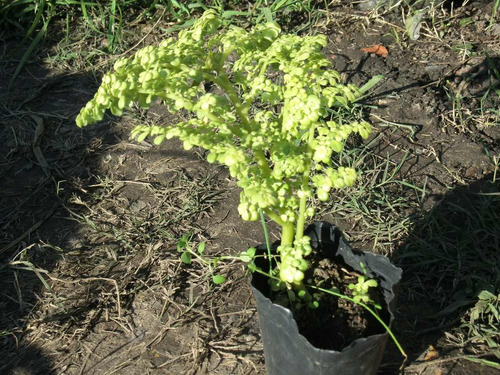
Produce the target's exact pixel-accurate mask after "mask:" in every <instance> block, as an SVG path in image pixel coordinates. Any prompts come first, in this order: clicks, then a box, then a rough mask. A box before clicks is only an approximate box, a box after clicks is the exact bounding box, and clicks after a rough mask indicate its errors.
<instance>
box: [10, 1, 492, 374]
mask: <svg viewBox="0 0 500 375" xmlns="http://www.w3.org/2000/svg"><path fill="white" fill-rule="evenodd" d="M340 3H342V4H340ZM458 3H460V4H458ZM462 3H463V6H462ZM493 3H494V2H492V1H469V2H467V1H466V2H453V1H451V2H444V4H443V5H442V6H441V7H440V8H439V9H438V10H437V11H436V12H437V13H436V19H439V20H441V21H440V22H441V23H440V25H443V21H442V20H443V19H447V22H446V25H447V26H446V27H447V29H446V32H445V33H444V34H443V35H441V34H440V31H439V30H437V29H434V28H433V25H432V24H430V23H429V19H428V18H426V19H427V21H426V22H427V23H426V24H425V25H423V27H422V31H421V35H420V37H419V38H418V39H417V40H410V39H409V38H408V36H407V35H406V34H405V24H404V22H403V20H402V12H401V9H400V8H398V7H395V8H390V9H386V10H384V9H380V10H379V12H380V15H377V16H375V17H373V16H369V13H368V12H369V11H368V10H365V9H361V8H359V7H358V5H357V3H353V4H351V2H335V1H334V2H333V3H332V4H331V7H330V8H329V12H328V13H325V19H324V21H323V22H321V23H320V24H319V25H318V26H317V28H316V31H318V32H322V33H325V34H327V35H328V37H329V41H330V43H329V46H328V47H327V53H328V55H329V56H330V57H331V58H332V61H333V64H334V66H335V68H336V69H337V70H338V71H339V72H341V73H342V76H343V78H344V80H345V82H346V83H355V84H359V85H362V84H364V83H366V82H367V81H368V80H369V79H370V78H371V77H373V76H375V75H379V74H381V75H383V76H384V78H383V79H382V80H381V82H380V83H379V84H378V85H377V86H376V88H375V90H374V92H373V93H372V94H371V95H369V96H368V97H367V98H366V99H365V100H364V103H363V104H365V105H366V106H367V116H368V118H369V120H370V121H371V123H372V124H373V126H374V129H375V131H374V136H373V138H372V139H371V140H370V141H369V142H370V149H371V150H372V151H373V153H374V155H375V156H374V158H373V163H375V164H373V163H372V164H370V163H368V162H366V163H367V165H368V166H370V167H371V168H372V170H373V171H374V172H373V173H382V174H384V167H383V164H377V163H387V165H390V166H391V168H393V167H394V166H400V167H399V168H398V169H397V170H395V172H394V173H395V174H394V176H393V177H394V179H398V181H400V180H404V181H407V182H406V185H404V184H393V185H389V184H387V186H385V185H384V186H382V187H381V189H384V194H385V196H388V197H389V203H390V204H392V208H393V209H392V211H390V214H388V216H384V214H383V213H381V211H380V210H377V205H382V204H386V203H385V201H383V199H382V198H374V199H373V203H370V202H372V201H370V202H369V201H368V200H366V201H362V202H365V203H366V204H365V206H364V207H365V208H366V209H367V210H368V211H369V212H370V216H371V218H369V219H366V218H365V217H364V216H362V215H353V216H350V217H345V216H343V214H342V212H341V210H335V209H334V203H332V205H330V206H329V205H325V207H323V208H322V210H321V215H320V217H319V218H320V219H325V220H328V221H330V222H333V223H334V224H335V225H337V226H338V227H340V228H341V229H342V230H343V232H344V233H345V235H346V236H347V237H348V238H349V240H350V242H351V243H352V244H353V245H354V246H355V247H358V248H360V249H362V250H369V251H375V252H378V253H382V254H385V255H389V256H391V257H392V258H393V259H394V261H395V262H396V263H397V264H398V265H399V266H400V267H402V268H403V271H404V274H405V275H406V276H405V279H404V280H403V283H402V285H401V287H400V298H399V305H398V311H397V314H396V320H395V324H394V329H395V333H396V335H397V336H398V337H399V338H400V341H401V344H402V345H403V346H404V347H405V350H406V351H407V353H408V355H409V359H408V361H407V362H406V368H405V370H404V371H403V372H404V373H405V374H410V375H413V374H419V375H440V374H441V375H448V374H449V375H468V374H484V375H493V374H498V373H499V370H498V369H494V368H492V367H489V366H485V365H484V364H481V363H476V362H473V361H471V360H470V359H471V358H472V359H473V360H478V359H488V360H494V359H495V357H493V356H491V355H489V356H487V357H485V358H483V357H482V356H483V355H484V353H490V352H489V351H488V350H489V349H488V348H489V347H488V345H487V344H485V343H484V342H481V343H480V344H477V345H476V344H475V343H474V342H473V340H472V341H467V337H466V336H463V335H464V333H463V332H465V331H464V330H466V329H465V328H463V327H462V325H463V324H465V323H464V322H465V321H469V320H470V316H468V315H467V314H465V313H464V312H465V311H466V310H465V308H466V307H470V306H471V299H470V298H469V297H470V296H473V292H470V293H472V294H469V295H467V296H465V297H463V298H462V299H460V298H458V297H457V299H456V300H455V302H456V301H458V302H456V303H455V302H454V300H450V299H449V298H450V297H451V296H452V295H453V296H458V294H457V293H458V292H460V291H467V290H469V289H470V288H475V287H476V286H477V283H475V281H474V282H473V281H471V283H472V284H471V285H469V284H467V285H465V281H463V280H464V278H463V277H462V276H463V275H464V274H474V275H475V276H474V277H475V278H474V280H476V279H479V277H476V276H484V277H483V279H484V278H487V284H489V285H492V286H493V287H496V288H497V289H496V290H498V288H500V286H499V282H500V281H499V280H498V272H497V271H498V268H497V267H498V260H499V259H498V251H496V252H495V249H496V250H498V246H499V243H498V238H499V237H498V235H499V233H498V232H496V229H495V228H498V226H495V225H496V224H495V223H498V222H500V218H498V216H497V219H495V220H496V221H495V220H492V221H490V222H487V223H483V222H481V220H480V219H477V220H475V221H474V220H472V221H471V220H470V216H469V215H468V214H466V213H467V212H469V213H470V212H474V210H476V209H479V208H481V204H483V203H482V202H483V201H482V200H479V198H481V199H482V198H483V197H490V198H491V199H495V197H496V196H497V195H498V192H499V191H500V190H499V182H498V181H499V178H500V172H498V176H497V171H498V165H499V164H498V160H499V159H498V158H500V119H499V116H500V115H499V113H498V109H499V108H500V96H499V95H498V92H495V90H498V84H499V79H500V76H499V75H495V73H494V67H497V69H498V67H499V66H500V64H499V62H500V31H499V30H500V28H499V24H498V22H499V20H498V17H497V18H496V19H495V18H493V25H492V27H487V26H491V25H490V19H491V17H490V15H491V14H492V10H493ZM464 20H465V21H464ZM469 21H470V22H469ZM159 38H161V33H157V34H155V32H152V33H150V34H148V38H146V39H145V41H146V42H155V41H156V40H158V39H159ZM143 42H144V41H143ZM2 44H3V47H2V48H3V50H5V51H10V50H12V48H13V47H14V46H15V44H16V41H15V40H5V39H3V40H2ZM379 44H381V45H384V46H385V47H386V48H387V50H388V56H387V57H385V58H383V57H381V56H378V55H376V54H370V53H366V52H362V51H361V49H362V48H365V47H368V46H373V45H379ZM55 48H56V46H55V44H54V45H50V43H48V45H47V46H46V47H45V48H44V49H43V50H42V51H41V52H39V53H38V54H37V55H36V56H35V57H34V58H33V59H32V61H30V62H29V63H28V64H27V66H26V67H25V69H24V70H23V71H22V72H21V74H20V75H19V77H18V79H17V80H16V84H15V85H14V86H13V88H12V89H11V90H7V83H8V80H9V77H10V76H11V75H12V74H13V72H14V70H15V68H16V64H15V63H13V62H12V61H7V60H5V56H4V57H2V59H1V60H2V65H1V70H0V103H1V106H0V125H1V126H0V177H1V180H0V193H1V194H0V261H1V263H0V280H1V281H0V338H1V341H0V373H1V374H16V375H21V374H26V375H28V374H30V375H31V374H69V375H72V374H75V375H77V374H221V375H229V374H248V375H250V374H265V364H264V363H265V362H264V356H263V350H262V343H261V340H260V331H259V326H258V317H257V315H256V309H255V305H254V301H253V299H252V298H251V291H250V287H249V281H248V277H247V275H246V270H245V267H244V265H243V264H242V263H240V262H237V261H229V262H226V263H224V264H222V265H220V267H219V268H217V272H218V273H220V274H223V275H224V276H225V277H226V278H227V280H228V281H227V282H226V283H224V284H222V285H220V286H214V285H213V283H211V276H212V275H211V273H210V270H209V269H208V268H207V266H206V265H204V264H203V263H202V262H198V261H196V260H195V261H193V263H192V265H190V266H187V265H185V264H183V263H182V262H181V260H180V254H179V253H178V252H177V244H178V241H179V239H180V238H181V237H182V236H183V235H185V234H189V235H190V236H191V237H190V238H191V241H190V243H191V244H192V246H193V247H196V246H198V244H200V243H202V242H206V256H207V257H209V258H210V257H215V256H220V255H223V254H224V255H228V254H229V255H237V254H239V253H240V252H241V251H244V250H246V249H247V248H248V247H250V246H255V245H257V244H259V243H262V242H263V239H264V237H263V235H262V229H261V226H260V224H259V223H257V222H253V223H244V222H242V221H241V219H240V217H239V216H238V214H237V205H238V201H239V190H238V188H237V186H236V183H235V182H234V181H232V180H231V179H230V178H229V177H228V173H227V172H226V171H225V170H224V169H223V168H222V167H220V166H214V165H209V164H208V163H207V162H205V161H204V155H203V152H202V151H189V152H187V151H184V149H183V148H182V145H181V144H180V142H177V141H168V142H165V143H164V144H162V145H161V146H159V147H157V146H154V145H152V144H151V143H149V142H148V141H145V142H142V143H140V144H138V143H136V142H132V141H130V140H129V132H130V130H131V129H132V128H133V127H134V126H135V125H137V124H138V123H149V124H153V123H160V124H168V123H169V122H171V121H172V120H173V119H172V118H171V116H170V115H169V114H168V113H165V112H164V111H162V109H161V108H158V106H154V107H153V108H151V109H150V110H148V111H142V110H139V109H137V111H134V112H133V113H132V114H130V115H128V116H126V117H124V118H122V119H117V118H113V117H108V118H106V119H105V121H103V122H102V123H100V124H98V125H95V126H91V127H87V128H85V129H77V128H76V127H75V124H74V119H75V116H76V114H77V113H78V111H79V110H80V108H82V107H83V106H84V105H85V104H86V102H87V101H88V100H89V99H90V98H91V97H92V96H93V94H94V92H95V90H96V88H97V87H98V84H99V77H95V76H94V75H93V74H91V73H89V72H88V71H80V72H71V73H67V72H64V71H61V70H60V69H57V68H55V67H53V66H52V65H51V64H50V61H48V60H47V59H46V57H47V56H51V54H54V53H55V52H54V51H55ZM7 55H8V53H7ZM103 69H104V68H103ZM381 165H382V166H381ZM391 171H392V169H391ZM370 173H372V172H368V173H367V174H366V175H365V176H366V178H368V177H369V176H370ZM385 173H386V174H387V173H389V174H390V172H387V171H386V172H385ZM374 181H375V180H374ZM373 186H375V187H376V188H380V186H381V185H380V184H378V185H377V183H376V182H375V183H374V185H373ZM408 186H413V187H417V188H408ZM377 191H378V190H377ZM349 194H350V193H349V192H348V194H347V195H346V196H340V195H339V196H337V197H335V198H334V200H335V201H336V202H337V204H342V203H343V202H347V200H348V199H349ZM352 194H353V195H354V194H355V193H354V192H353V193H352ZM405 194H408V195H405ZM478 194H482V195H481V197H479V198H478ZM401 201H404V203H409V202H414V203H415V206H412V208H401V209H399V208H398V207H400V206H399V204H400V203H401ZM370 204H373V205H372V206H371V205H370ZM494 205H497V206H498V210H496V215H498V213H500V203H499V202H498V200H496V201H493V203H491V204H490V205H489V207H490V208H492V207H497V206H494ZM401 207H403V206H401ZM405 207H406V206H405ZM464 207H465V208H464ZM485 209H486V208H485ZM463 211H466V213H464V212H463ZM493 212H495V211H493ZM377 215H378V216H377ZM391 217H392V219H394V217H397V219H396V221H397V223H395V224H394V225H393V226H392V227H391V230H390V231H389V232H388V233H389V234H386V233H385V232H384V233H382V232H381V231H378V229H377V228H381V227H382V226H383V223H387V222H388V221H389V220H392V219H391ZM376 220H378V221H376ZM434 223H445V224H447V225H448V224H451V225H453V226H454V228H458V229H457V230H456V231H455V232H453V233H443V234H441V233H438V235H437V236H436V228H438V227H433V226H432V225H434ZM466 224H467V225H469V224H470V225H469V226H466ZM436 225H437V224H436ZM443 225H444V224H443ZM374 228H375V229H374ZM439 228H442V225H441V226H440V227H439ZM460 228H468V229H467V230H468V231H469V230H470V231H472V232H474V231H476V232H477V233H479V234H480V237H481V241H484V243H485V244H486V245H485V252H484V254H483V253H478V254H477V255H476V254H475V255H474V257H476V258H478V259H479V258H485V259H486V260H485V262H486V263H484V264H489V266H488V267H483V268H481V267H478V268H469V269H468V270H467V269H465V270H460V272H459V273H457V277H456V278H453V277H451V278H448V279H446V280H442V279H441V278H440V277H439V272H437V271H436V269H435V268H432V267H433V266H434V263H436V262H438V263H439V264H440V265H442V267H444V268H446V265H447V264H450V263H449V260H448V259H450V258H446V257H445V256H444V255H443V257H442V259H440V260H436V258H435V259H430V260H429V259H424V260H422V259H418V261H416V260H415V258H414V257H413V256H414V254H413V253H412V251H413V249H415V248H416V246H417V245H418V244H419V240H415V238H416V237H417V238H431V237H432V238H436V241H435V242H433V246H435V249H436V254H441V253H440V252H439V249H442V248H444V243H445V242H446V241H457V243H458V241H462V242H464V241H466V240H467V239H464V238H462V237H460V234H461V232H463V230H461V229H460ZM471 228H472V229H471ZM485 228H493V229H491V230H490V229H485ZM368 229H370V230H368ZM269 230H270V233H271V240H272V241H274V240H277V239H278V232H277V231H276V228H273V226H272V225H270V227H269ZM476 232H474V233H476ZM422 236H423V237H422ZM474 241H476V239H474ZM495 241H497V242H495ZM464 243H465V242H464ZM439 256H441V255H439ZM451 257H455V258H453V259H455V260H456V259H459V261H462V260H463V259H465V258H462V257H461V255H460V254H458V255H457V254H453V255H452V256H451ZM467 260H470V259H469V258H467ZM488 262H489V263H488ZM471 270H473V271H474V272H472V271H471ZM340 272H341V271H340ZM495 274H496V275H497V276H494V275H495ZM467 280H468V279H467ZM476 281H477V280H476ZM467 288H469V289H467ZM464 293H465V292H464ZM468 293H469V292H468ZM476 299H477V298H476ZM463 301H466V302H463ZM467 301H468V302H467ZM452 303H455V304H453V305H452ZM461 303H463V304H461ZM474 303H475V302H474V301H473V302H472V306H473V305H474ZM446 309H448V310H446ZM492 324H493V325H492V328H491V329H492V330H497V331H498V328H499V327H498V326H495V324H496V323H492ZM461 327H462V328H461ZM461 335H462V336H461ZM471 337H472V336H471ZM497 338H498V336H497ZM431 345H432V348H433V349H432V348H431V347H430V346H431ZM432 350H434V351H435V353H434V352H432ZM429 353H430V354H429ZM466 357H467V358H468V359H467V358H466ZM496 360H497V361H498V359H496ZM401 362H402V357H401V355H400V354H399V352H398V351H397V349H396V348H395V347H394V345H392V344H389V348H388V352H387V354H386V357H385V358H384V362H383V365H382V367H381V369H380V371H379V374H386V375H393V374H399V373H402V372H401V371H400V370H399V368H400V366H401Z"/></svg>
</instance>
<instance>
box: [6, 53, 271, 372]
mask: <svg viewBox="0 0 500 375" xmlns="http://www.w3.org/2000/svg"><path fill="white" fill-rule="evenodd" d="M11 68H13V67H12V66H8V65H5V68H4V72H3V73H2V74H5V75H7V74H8V73H10V70H11ZM97 80H98V79H96V78H95V77H93V76H92V75H91V74H89V75H86V74H70V75H60V74H55V73H54V72H53V71H49V70H46V69H45V68H43V67H42V65H41V64H38V63H30V64H28V66H27V68H26V70H25V71H24V72H22V73H21V74H20V75H19V77H18V78H17V81H16V85H15V86H14V88H13V89H12V91H10V92H7V90H6V87H4V86H3V84H2V87H1V91H0V93H1V96H0V101H1V103H2V107H1V111H0V121H1V122H2V124H3V125H4V126H3V127H2V128H1V129H0V138H1V140H2V142H1V143H0V151H1V152H0V155H1V166H2V169H1V170H0V176H1V177H3V178H2V181H1V182H0V191H1V192H2V195H1V200H0V210H1V213H2V218H1V220H0V225H1V227H0V228H1V232H0V234H1V238H0V258H1V259H0V260H1V263H0V275H1V281H0V288H1V290H2V292H1V293H0V307H1V311H2V313H1V316H0V333H1V336H2V343H1V346H0V358H2V360H1V361H0V373H2V374H35V373H66V374H73V373H74V374H80V373H96V374H97V373H103V372H106V371H113V370H115V371H129V372H128V373H131V374H135V373H144V372H145V371H149V370H151V369H156V371H164V372H165V371H167V373H168V371H172V373H181V372H182V371H188V372H189V371H191V372H193V371H194V372H196V371H201V372H202V373H203V371H205V372H207V371H208V372H210V373H218V374H223V375H224V374H230V373H231V374H239V373H248V371H253V370H254V369H256V368H257V367H259V366H261V365H262V354H261V353H262V350H261V346H260V341H259V335H258V327H257V320H256V319H255V311H254V308H253V304H252V303H251V301H250V291H249V287H248V285H246V283H245V278H243V277H242V276H243V272H242V270H241V268H237V267H235V266H233V265H232V264H228V265H226V266H225V267H224V268H222V272H224V274H225V275H228V276H229V275H230V276H231V282H227V283H226V284H224V285H223V286H220V287H216V288H214V287H213V285H211V283H210V281H209V280H210V277H209V276H210V274H209V273H208V270H207V269H206V267H203V265H201V264H197V263H196V262H194V264H193V265H192V267H188V268H186V267H183V266H182V263H181V261H180V256H179V254H178V253H177V252H176V244H177V241H178V239H179V238H180V237H181V236H182V235H183V234H186V233H191V234H192V241H193V244H194V245H196V244H197V243H199V242H201V241H208V242H209V246H207V252H206V254H207V256H211V255H217V254H218V252H220V251H223V250H226V252H227V249H228V248H229V247H232V246H233V245H234V241H233V240H230V239H228V238H230V237H232V236H235V235H239V233H242V231H240V230H239V224H235V225H233V222H237V223H239V219H238V220H231V223H230V224H229V225H228V223H227V222H223V221H224V219H226V218H227V217H230V218H232V219H234V217H233V211H236V210H231V212H230V213H228V212H226V207H224V206H223V205H219V204H218V202H219V200H220V196H221V194H222V193H221V192H222V187H224V188H228V186H227V181H226V179H227V173H226V172H221V171H220V170H219V169H215V170H213V169H210V170H209V169H208V168H207V165H206V163H204V162H202V161H201V159H200V157H199V155H196V154H194V153H187V152H185V151H184V150H182V146H181V144H180V143H179V142H167V143H166V144H165V145H163V146H162V147H159V148H156V147H155V148H154V149H152V145H151V144H148V143H147V142H146V143H142V144H135V143H130V142H128V136H129V133H130V129H131V128H132V127H133V126H135V125H136V124H137V123H138V122H141V123H144V122H158V123H162V122H171V121H172V119H171V118H170V119H166V118H165V117H164V116H166V115H165V113H157V112H155V110H154V109H152V110H151V111H142V112H141V111H135V113H136V114H137V116H138V117H139V118H128V119H124V120H121V122H120V123H119V124H112V123H113V122H116V119H114V118H109V117H107V118H106V119H105V121H104V122H102V123H101V124H99V125H95V126H92V127H89V128H86V129H83V130H79V129H78V128H76V126H75V123H74V118H75V116H76V114H77V113H78V111H79V110H80V108H81V107H82V106H84V105H85V103H86V102H87V101H88V100H89V99H90V98H91V97H92V96H93V94H94V92H95V90H96V88H97V82H96V81H97ZM1 82H4V83H5V85H6V84H7V82H8V79H2V80H1ZM167 117H168V116H167ZM223 185H226V186H223ZM229 187H230V188H232V192H230V193H229V194H226V195H225V202H226V203H228V202H230V204H231V205H232V206H235V205H236V204H237V203H236V202H237V200H238V193H237V191H236V187H235V186H232V187H231V186H229ZM257 227H258V225H257ZM221 238H222V240H221ZM224 238H225V239H226V242H224ZM254 238H255V237H254ZM214 239H217V240H218V241H217V246H213V245H212V242H211V241H212V240H214ZM240 241H241V242H242V243H244V245H242V247H241V248H245V246H249V245H250V244H253V243H252V239H249V238H247V237H246V236H244V237H241V238H240ZM214 245H215V244H214ZM226 246H228V247H226ZM213 301H216V302H215V303H214V302H213ZM220 364H222V365H221V366H220ZM167 368H168V369H169V370H167ZM212 368H217V370H216V371H212ZM249 369H250V370H249Z"/></svg>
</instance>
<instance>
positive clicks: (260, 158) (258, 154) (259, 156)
mask: <svg viewBox="0 0 500 375" xmlns="http://www.w3.org/2000/svg"><path fill="white" fill-rule="evenodd" d="M254 156H255V161H256V162H257V164H258V165H259V167H260V168H261V169H262V171H263V172H264V176H266V177H268V176H270V175H271V172H272V171H271V168H270V167H269V162H268V161H267V159H266V155H264V152H263V151H262V150H255V151H254Z"/></svg>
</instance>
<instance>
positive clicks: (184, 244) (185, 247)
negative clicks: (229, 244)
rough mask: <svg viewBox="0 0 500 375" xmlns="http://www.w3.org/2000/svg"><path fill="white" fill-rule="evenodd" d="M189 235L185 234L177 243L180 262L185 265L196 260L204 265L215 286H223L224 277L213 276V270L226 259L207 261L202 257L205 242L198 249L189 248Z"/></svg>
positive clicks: (219, 258) (216, 258) (218, 258)
mask: <svg viewBox="0 0 500 375" xmlns="http://www.w3.org/2000/svg"><path fill="white" fill-rule="evenodd" d="M191 239H192V235H191V234H185V235H183V236H182V237H181V238H180V239H179V242H177V252H179V253H181V261H182V262H183V263H185V264H188V265H189V264H191V263H192V260H193V257H194V258H195V259H198V260H199V261H200V262H201V263H203V264H204V265H206V266H207V267H208V268H209V270H210V274H211V276H212V282H213V283H214V284H216V285H219V284H223V283H224V282H225V281H226V277H225V276H223V275H220V274H215V269H216V268H217V264H218V263H219V261H220V260H221V259H222V258H227V257H215V258H211V259H207V258H204V257H203V252H204V251H205V247H206V242H201V243H200V244H199V245H198V247H197V248H196V250H195V249H193V248H192V247H191V243H190V242H191Z"/></svg>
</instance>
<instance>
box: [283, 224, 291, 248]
mask: <svg viewBox="0 0 500 375" xmlns="http://www.w3.org/2000/svg"><path fill="white" fill-rule="evenodd" d="M293 233H294V228H293V223H289V222H284V223H283V225H282V226H281V244H282V245H291V244H293Z"/></svg>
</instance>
